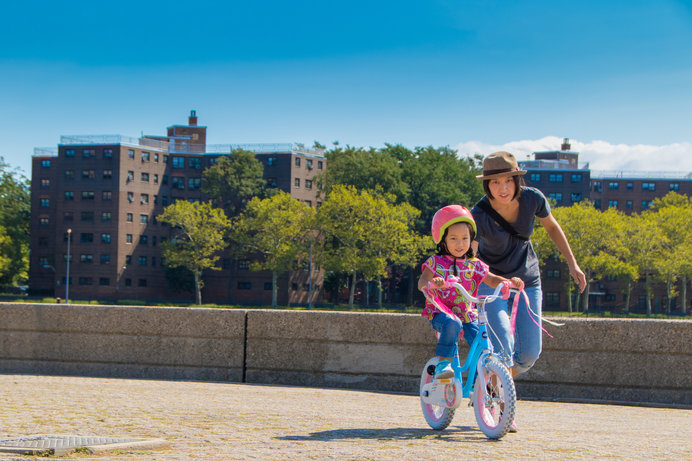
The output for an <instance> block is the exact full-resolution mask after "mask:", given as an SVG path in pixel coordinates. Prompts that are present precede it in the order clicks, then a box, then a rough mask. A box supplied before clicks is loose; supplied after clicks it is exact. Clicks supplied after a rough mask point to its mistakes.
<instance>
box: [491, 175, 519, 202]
mask: <svg viewBox="0 0 692 461" xmlns="http://www.w3.org/2000/svg"><path fill="white" fill-rule="evenodd" d="M488 188H489V189H490V193H491V194H492V195H493V199H494V200H497V201H498V202H500V203H509V202H511V201H512V200H513V199H514V195H515V194H516V192H517V185H516V183H515V182H514V178H513V177H512V176H504V177H502V178H496V179H491V180H490V182H489V183H488Z"/></svg>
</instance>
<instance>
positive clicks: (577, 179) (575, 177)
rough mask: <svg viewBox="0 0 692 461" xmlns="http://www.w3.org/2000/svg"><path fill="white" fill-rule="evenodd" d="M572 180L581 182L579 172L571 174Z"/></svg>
mask: <svg viewBox="0 0 692 461" xmlns="http://www.w3.org/2000/svg"><path fill="white" fill-rule="evenodd" d="M572 182H581V174H576V173H575V174H572Z"/></svg>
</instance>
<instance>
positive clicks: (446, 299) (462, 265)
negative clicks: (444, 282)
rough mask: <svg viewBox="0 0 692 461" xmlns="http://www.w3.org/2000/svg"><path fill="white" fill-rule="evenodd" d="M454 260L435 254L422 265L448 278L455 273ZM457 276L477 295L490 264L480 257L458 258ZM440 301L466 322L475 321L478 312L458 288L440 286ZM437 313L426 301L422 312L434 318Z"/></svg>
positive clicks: (462, 284)
mask: <svg viewBox="0 0 692 461" xmlns="http://www.w3.org/2000/svg"><path fill="white" fill-rule="evenodd" d="M453 262H454V260H453V259H452V257H450V256H447V255H445V256H439V255H433V256H431V257H429V258H428V259H427V260H426V261H425V262H424V263H423V266H422V270H425V269H426V268H427V269H429V270H430V271H431V272H432V273H433V274H435V276H436V277H442V278H444V279H446V278H447V277H449V276H453V275H454V269H453V268H452V264H453ZM457 274H458V275H457V277H459V283H460V284H461V286H463V287H464V288H466V291H468V292H469V293H471V295H473V296H476V295H477V293H478V286H479V285H480V284H481V282H482V281H483V280H484V279H485V277H486V276H487V275H488V265H487V264H486V263H484V262H483V261H481V260H480V259H476V258H472V259H467V258H463V259H457ZM435 292H436V294H437V299H438V302H442V303H443V304H444V306H445V307H447V308H449V309H450V310H451V311H452V312H454V313H455V314H456V315H457V317H459V319H461V321H462V322H464V323H469V322H473V321H474V320H475V319H476V318H477V317H478V314H477V312H476V308H475V306H474V305H473V304H471V305H468V304H467V303H466V301H465V300H464V297H463V295H462V294H461V293H459V290H457V289H456V288H441V289H440V288H438V289H436V290H435ZM436 313H437V309H436V308H435V306H434V305H432V304H431V303H430V302H428V301H426V302H425V308H424V309H423V312H422V313H421V315H422V316H424V317H426V316H427V317H428V319H432V318H433V316H434V315H435V314H436Z"/></svg>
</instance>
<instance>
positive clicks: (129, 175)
mask: <svg viewBox="0 0 692 461" xmlns="http://www.w3.org/2000/svg"><path fill="white" fill-rule="evenodd" d="M134 180H135V172H134V171H128V172H127V182H130V181H134Z"/></svg>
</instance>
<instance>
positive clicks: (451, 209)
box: [432, 205, 477, 243]
mask: <svg viewBox="0 0 692 461" xmlns="http://www.w3.org/2000/svg"><path fill="white" fill-rule="evenodd" d="M458 222H465V223H468V224H470V225H471V228H472V229H473V233H474V234H476V233H477V231H476V221H474V220H473V216H471V212H470V211H469V210H467V209H466V208H464V207H463V206H461V205H447V206H446V207H443V208H440V209H439V210H437V212H436V213H435V216H433V219H432V237H433V240H434V241H435V243H440V242H441V241H442V236H443V235H445V230H446V229H447V228H448V227H449V226H451V225H452V224H456V223H458Z"/></svg>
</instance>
